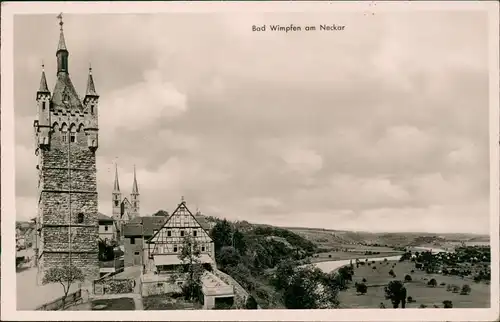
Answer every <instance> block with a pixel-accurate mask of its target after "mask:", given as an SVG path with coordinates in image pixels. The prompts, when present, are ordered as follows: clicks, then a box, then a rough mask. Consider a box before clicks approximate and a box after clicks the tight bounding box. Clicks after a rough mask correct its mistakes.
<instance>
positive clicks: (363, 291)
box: [356, 283, 368, 294]
mask: <svg viewBox="0 0 500 322" xmlns="http://www.w3.org/2000/svg"><path fill="white" fill-rule="evenodd" d="M367 291H368V287H367V286H366V284H365V283H360V284H356V292H358V293H359V294H366V292H367Z"/></svg>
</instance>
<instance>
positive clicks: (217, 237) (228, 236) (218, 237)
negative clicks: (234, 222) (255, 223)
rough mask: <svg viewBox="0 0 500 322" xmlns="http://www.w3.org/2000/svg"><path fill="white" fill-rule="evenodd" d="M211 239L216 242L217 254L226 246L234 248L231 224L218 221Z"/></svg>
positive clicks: (225, 221)
mask: <svg viewBox="0 0 500 322" xmlns="http://www.w3.org/2000/svg"><path fill="white" fill-rule="evenodd" d="M210 235H211V237H212V239H213V240H214V246H215V252H216V253H217V252H218V251H219V250H220V249H221V248H222V247H224V246H232V245H233V240H232V235H233V230H232V228H231V224H230V223H229V222H228V221H227V220H226V219H224V220H222V221H218V222H217V223H216V224H215V226H214V228H212V231H211V234H210Z"/></svg>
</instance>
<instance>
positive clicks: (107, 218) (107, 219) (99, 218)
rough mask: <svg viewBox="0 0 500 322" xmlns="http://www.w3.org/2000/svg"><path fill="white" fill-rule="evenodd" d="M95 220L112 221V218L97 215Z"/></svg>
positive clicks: (100, 214)
mask: <svg viewBox="0 0 500 322" xmlns="http://www.w3.org/2000/svg"><path fill="white" fill-rule="evenodd" d="M97 220H99V221H113V218H111V217H109V216H106V215H105V214H102V213H98V214H97Z"/></svg>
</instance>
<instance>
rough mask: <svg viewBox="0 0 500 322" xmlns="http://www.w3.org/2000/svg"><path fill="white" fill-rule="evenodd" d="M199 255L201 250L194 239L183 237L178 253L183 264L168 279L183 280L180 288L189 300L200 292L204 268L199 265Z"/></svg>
mask: <svg viewBox="0 0 500 322" xmlns="http://www.w3.org/2000/svg"><path fill="white" fill-rule="evenodd" d="M200 257H201V251H200V247H199V245H198V242H197V241H196V239H195V238H192V237H191V236H190V235H187V236H186V237H184V240H183V243H182V246H181V252H180V253H179V255H178V258H179V259H180V260H181V262H182V264H183V265H180V268H179V272H178V273H177V274H172V275H171V277H170V279H171V280H172V281H176V280H178V279H179V278H183V279H184V280H185V282H184V285H183V289H182V290H183V293H184V296H185V297H186V298H187V299H189V300H193V299H195V298H197V297H198V296H199V295H200V292H201V284H202V281H201V277H202V276H203V274H204V272H205V270H204V269H203V267H202V265H201V262H200Z"/></svg>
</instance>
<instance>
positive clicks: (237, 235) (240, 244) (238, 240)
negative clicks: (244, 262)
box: [233, 229, 247, 255]
mask: <svg viewBox="0 0 500 322" xmlns="http://www.w3.org/2000/svg"><path fill="white" fill-rule="evenodd" d="M233 244H234V245H233V247H234V248H235V249H236V250H237V251H238V252H239V253H240V254H241V255H244V254H245V252H246V251H247V244H246V241H245V235H243V234H242V233H241V232H240V231H239V230H238V229H236V230H235V231H234V233H233Z"/></svg>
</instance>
